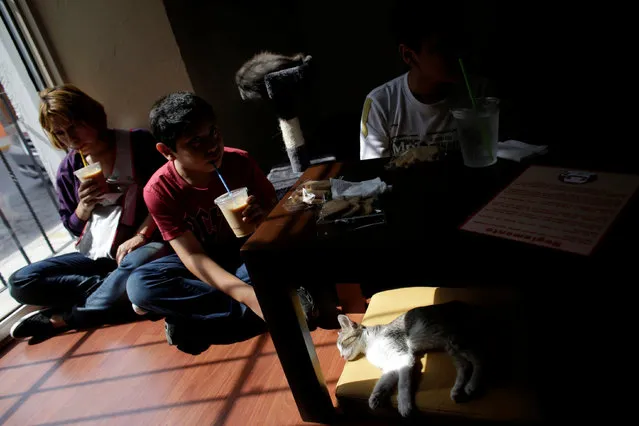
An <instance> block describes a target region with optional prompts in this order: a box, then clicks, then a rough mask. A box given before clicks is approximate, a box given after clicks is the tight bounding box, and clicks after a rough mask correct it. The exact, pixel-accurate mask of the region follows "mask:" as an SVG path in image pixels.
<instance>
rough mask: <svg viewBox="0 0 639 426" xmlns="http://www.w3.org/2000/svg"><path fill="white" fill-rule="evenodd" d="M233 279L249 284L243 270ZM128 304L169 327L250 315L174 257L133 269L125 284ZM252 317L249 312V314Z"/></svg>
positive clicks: (242, 267)
mask: <svg viewBox="0 0 639 426" xmlns="http://www.w3.org/2000/svg"><path fill="white" fill-rule="evenodd" d="M231 273H234V274H235V276H236V277H238V278H239V279H240V280H242V281H244V282H245V283H247V284H251V280H250V278H249V275H248V272H247V270H246V266H244V265H241V266H240V267H239V268H237V269H236V270H235V271H233V272H231ZM127 293H128V295H129V298H130V299H131V302H133V303H135V304H136V305H137V306H139V307H141V308H142V309H145V310H147V311H149V312H153V313H155V314H159V315H162V316H164V317H166V320H167V321H168V322H170V323H178V322H188V321H212V323H214V322H216V321H217V320H223V319H229V320H233V319H235V318H243V317H244V316H245V313H246V312H247V310H248V312H251V311H250V309H248V308H247V307H246V306H245V305H243V304H241V303H239V302H237V301H235V300H234V299H232V298H231V297H229V296H227V295H226V294H225V293H223V292H222V291H220V290H218V289H216V288H214V287H211V286H210V285H208V284H206V283H204V282H202V281H200V280H199V279H197V278H196V277H195V276H194V275H193V274H192V273H191V272H189V270H188V269H187V268H186V266H184V264H183V263H182V261H181V260H180V258H179V257H178V255H177V254H172V255H169V256H165V257H162V258H160V259H157V260H154V261H153V262H150V263H147V264H146V265H144V266H142V267H140V268H138V269H136V270H135V271H134V272H133V273H132V274H131V276H130V277H129V281H128V282H127ZM251 313H252V312H251Z"/></svg>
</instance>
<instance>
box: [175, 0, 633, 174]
mask: <svg viewBox="0 0 639 426" xmlns="http://www.w3.org/2000/svg"><path fill="white" fill-rule="evenodd" d="M164 1H165V6H166V10H167V15H168V16H169V19H170V22H171V26H172V28H173V31H174V34H175V37H176V39H177V42H178V45H179V47H180V52H181V54H182V58H183V59H184V62H185V64H186V67H187V71H188V73H189V76H190V78H191V82H192V84H193V87H194V89H195V91H196V92H197V93H198V94H199V95H201V96H203V97H205V98H206V99H207V100H209V101H210V102H211V103H212V104H213V106H214V107H215V109H216V111H217V112H218V114H219V116H220V121H221V126H222V128H223V131H224V135H225V140H226V142H227V143H228V144H229V145H231V146H237V147H240V148H243V149H246V150H248V151H250V152H251V154H252V155H253V156H254V157H255V158H256V159H257V160H258V162H259V163H260V165H261V166H262V167H263V168H264V169H266V170H268V169H269V168H270V167H271V166H273V165H275V164H278V163H280V164H281V163H285V162H286V161H287V158H286V155H285V153H284V149H283V144H282V142H281V137H280V134H279V128H278V126H277V121H276V118H275V116H274V114H273V113H272V112H271V111H270V110H269V109H268V108H267V107H265V106H264V105H261V104H259V103H248V102H243V101H242V100H241V99H240V96H239V93H238V91H237V88H236V87H235V83H234V75H235V72H236V71H237V70H238V69H239V67H240V66H241V65H242V64H243V63H244V62H245V61H246V60H248V59H249V58H250V57H251V56H252V55H254V54H255V53H257V52H260V51H262V50H270V51H273V52H278V53H284V54H292V53H297V52H304V53H306V54H311V55H312V56H313V58H314V64H315V65H314V66H315V70H316V79H315V81H314V82H313V84H312V86H311V88H310V90H309V93H308V97H307V99H308V102H307V103H306V105H305V107H304V108H303V111H302V114H301V121H302V127H303V130H304V132H305V135H306V137H307V142H308V143H309V145H310V147H311V150H312V152H313V153H315V154H319V153H322V152H324V151H327V152H333V153H337V154H338V155H340V156H351V157H352V156H357V153H358V144H359V141H358V131H359V117H360V114H361V107H362V104H363V100H364V97H365V96H366V94H367V93H368V92H369V91H370V90H371V89H373V88H374V87H376V86H378V85H379V84H382V83H383V82H385V81H387V80H389V79H391V78H393V77H395V76H397V75H399V74H400V73H401V72H403V71H404V67H403V65H402V64H401V62H400V60H399V58H398V55H397V48H396V46H395V45H394V43H393V38H392V35H391V33H390V30H389V24H390V22H389V20H390V17H389V12H390V9H391V7H392V6H393V1H390V0H389V1H372V0H369V1H366V0H341V1H336V0H326V1H322V2H309V1H302V2H298V1H293V0H272V1H269V2H246V1H238V2H233V3H231V2H223V1H193V0H188V1H184V0H164ZM442 1H445V0H442ZM458 3H459V4H460V8H459V13H458V15H456V16H453V17H449V20H450V21H451V25H459V26H460V27H463V28H464V29H465V31H466V32H467V33H468V34H469V36H468V37H469V39H470V40H471V42H472V46H473V48H474V49H473V51H472V54H471V55H470V56H469V57H468V58H467V61H468V65H467V68H469V69H470V70H472V72H473V73H475V74H481V75H484V76H486V77H488V78H490V79H491V80H492V81H493V82H494V83H495V86H496V88H497V94H498V96H499V97H500V98H501V99H502V115H501V119H500V138H501V139H502V140H503V139H507V138H517V139H520V140H523V141H526V142H532V143H537V144H550V145H551V146H553V147H556V151H562V150H563V152H565V153H567V154H566V155H567V156H581V157H584V156H595V157H601V153H600V152H599V150H598V147H599V144H600V143H602V140H601V137H605V135H608V136H609V137H610V130H611V129H613V128H615V127H616V128H619V127H620V126H618V125H613V124H612V123H611V125H610V126H604V127H606V128H605V129H598V130H601V131H600V132H597V131H595V129H594V124H596V122H597V121H601V120H594V119H593V118H594V117H598V116H600V115H601V114H603V112H604V111H603V110H606V109H607V110H609V111H610V110H612V108H603V109H602V108H601V104H602V103H607V104H608V106H610V104H611V103H612V101H611V97H610V96H609V90H607V89H608V88H609V86H610V85H611V79H614V77H612V78H611V77H610V75H609V74H603V73H602V70H609V69H614V68H612V67H611V65H612V64H613V61H612V59H613V58H614V57H619V56H623V55H625V56H628V53H625V54H623V55H617V54H616V53H613V48H616V49H617V50H620V49H622V48H621V47H620V40H623V39H624V38H616V37H615V36H614V35H612V33H611V30H610V29H609V28H606V29H605V30H604V27H605V25H609V24H611V25H613V26H614V22H613V21H611V20H610V16H609V15H610V14H611V13H612V15H614V16H616V17H620V16H623V15H624V12H623V11H617V10H614V9H613V8H612V7H610V8H608V9H606V10H605V11H604V10H602V8H599V7H597V8H593V9H592V10H586V9H585V6H584V5H579V6H566V5H562V4H559V3H561V2H559V3H557V2H549V1H542V0H537V1H532V0H524V1H516V2H513V1H502V0H476V1H470V2H467V3H468V4H469V5H468V6H467V7H466V8H465V9H464V8H463V7H462V6H461V5H462V4H463V1H462V0H458ZM564 6H565V7H564ZM575 7H578V9H575ZM407 13H408V12H407ZM622 25H623V24H619V26H622ZM627 81H629V82H630V81H636V78H631V79H628V80H627ZM592 103H598V104H599V106H598V107H597V108H596V109H594V110H593V109H591V108H589V106H590V105H591V104H592ZM606 143H609V144H613V143H614V142H606ZM638 145H639V144H634V146H635V147H636V146H638ZM606 152H607V153H609V154H610V156H613V157H615V158H617V157H624V156H623V155H620V154H611V152H612V151H610V150H607V151H606Z"/></svg>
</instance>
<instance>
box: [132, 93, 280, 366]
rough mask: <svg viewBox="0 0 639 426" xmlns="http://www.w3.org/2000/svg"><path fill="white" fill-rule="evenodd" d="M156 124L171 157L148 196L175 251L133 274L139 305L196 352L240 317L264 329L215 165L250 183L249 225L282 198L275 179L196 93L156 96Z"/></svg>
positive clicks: (237, 184) (173, 340)
mask: <svg viewBox="0 0 639 426" xmlns="http://www.w3.org/2000/svg"><path fill="white" fill-rule="evenodd" d="M150 126H151V132H152V133H153V135H154V137H155V138H156V140H157V141H158V143H157V146H156V147H157V149H158V151H160V152H161V153H162V154H163V155H164V156H165V157H166V158H167V159H168V160H169V161H168V162H167V163H166V164H165V165H164V166H163V167H161V168H160V169H159V170H158V171H157V172H156V173H155V174H154V175H153V176H152V177H151V179H150V180H149V182H148V183H147V185H146V186H145V188H144V200H145V201H146V204H147V206H148V208H149V213H150V214H151V215H152V216H153V219H154V220H155V222H156V223H157V225H158V228H159V230H160V232H161V233H162V237H163V238H164V240H165V241H168V242H169V243H170V245H171V247H172V248H173V250H174V251H175V254H173V255H169V256H166V257H164V258H161V259H158V260H156V261H154V262H151V263H148V264H147V265H144V266H143V267H141V268H138V269H137V270H136V271H134V272H133V274H132V275H131V277H130V278H129V280H128V282H127V291H128V294H129V297H130V299H131V302H132V303H133V304H134V305H135V307H136V308H138V311H150V312H153V313H156V314H160V315H163V316H165V317H166V335H167V340H168V341H169V344H175V345H177V346H178V349H181V350H183V351H185V352H188V353H192V354H197V353H200V352H202V351H203V350H205V349H206V348H208V346H209V345H210V343H211V342H210V336H211V335H213V334H215V335H219V334H220V333H224V332H229V330H233V333H235V334H237V332H238V328H242V327H240V326H239V325H238V324H240V323H246V322H249V323H252V324H253V325H255V324H257V325H258V326H260V328H261V329H262V330H263V329H264V324H263V322H262V321H261V320H259V319H258V318H257V317H259V318H262V311H261V309H260V306H259V303H258V302H257V298H256V296H255V291H254V289H253V287H252V286H251V285H250V279H249V276H248V273H247V271H246V267H245V266H244V265H243V263H242V261H241V258H240V250H239V249H240V247H241V245H242V243H243V242H244V241H245V240H246V239H245V238H236V237H235V235H234V234H233V231H232V230H231V228H230V227H229V226H228V224H227V222H226V220H225V219H224V217H223V216H222V213H221V212H220V210H219V209H218V207H217V206H216V205H215V203H214V201H213V200H215V199H216V198H217V197H218V196H220V195H222V194H224V193H225V192H226V190H225V188H224V186H223V184H222V182H221V181H220V179H219V177H218V176H217V173H216V171H215V168H216V167H217V168H218V170H219V171H220V173H221V174H222V176H223V177H224V179H225V180H226V182H227V184H228V186H229V187H230V188H231V189H237V188H241V187H247V188H248V191H249V194H251V195H250V197H249V199H248V207H247V208H246V209H245V210H244V212H243V216H244V218H243V220H244V221H246V222H249V223H256V224H257V223H259V222H260V221H261V220H262V219H263V218H264V217H265V215H266V213H267V212H268V211H270V209H271V208H272V207H273V206H274V205H275V204H276V201H277V200H276V196H275V190H274V189H273V185H271V183H270V182H269V181H268V180H267V179H266V176H264V174H263V173H262V171H261V170H260V169H259V167H258V165H257V163H256V162H255V161H254V160H253V159H252V158H251V157H249V155H248V153H246V152H245V151H241V150H239V149H235V148H228V147H224V141H223V139H222V134H221V133H220V130H219V128H218V127H217V125H216V119H215V114H214V112H213V109H212V108H211V106H210V105H209V104H208V103H207V102H206V101H204V100H203V99H202V98H200V97H198V96H196V95H194V94H192V93H187V92H178V93H172V94H170V95H167V96H165V97H163V98H161V99H160V100H158V101H157V102H156V103H155V105H154V106H153V108H152V110H151V112H150ZM247 308H248V309H247ZM207 336H208V337H207ZM229 337H231V336H229Z"/></svg>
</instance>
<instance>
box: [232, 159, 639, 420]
mask: <svg viewBox="0 0 639 426" xmlns="http://www.w3.org/2000/svg"><path fill="white" fill-rule="evenodd" d="M385 163H386V160H369V161H361V162H356V163H328V164H323V165H319V166H315V167H311V168H309V169H308V170H307V171H306V172H305V173H304V175H303V176H302V177H301V178H300V180H299V181H298V184H299V183H300V182H303V181H305V180H311V179H312V180H321V179H329V178H331V177H343V178H344V179H346V180H351V181H360V180H364V179H371V178H375V177H378V176H379V177H381V178H382V179H383V180H384V181H385V182H387V183H388V184H391V185H392V186H393V189H392V191H391V192H390V193H389V194H388V195H385V196H384V197H382V205H383V206H384V209H385V211H386V214H387V224H386V225H383V226H379V227H373V228H370V229H367V230H361V231H356V232H351V233H345V234H343V235H339V236H335V237H333V238H328V239H323V238H318V236H317V229H316V224H315V222H316V217H315V213H314V212H313V211H302V212H293V213H291V212H288V211H286V210H285V209H284V207H283V203H282V202H280V203H279V204H278V205H277V207H276V208H275V209H274V210H273V211H272V212H271V214H270V215H269V216H268V218H267V219H266V221H265V222H264V224H262V225H261V226H260V227H259V229H258V230H257V231H256V232H255V234H254V235H253V236H252V237H251V238H250V239H249V240H248V241H247V242H246V244H245V245H244V246H243V248H242V255H243V257H244V260H245V261H246V264H247V267H248V271H249V273H250V276H251V279H252V281H253V283H254V285H255V289H256V292H257V296H258V299H259V302H260V305H261V307H262V310H263V312H264V316H265V319H266V321H267V323H268V325H269V329H270V332H271V335H272V338H273V342H274V344H275V347H276V350H277V354H278V356H279V359H280V361H281V363H282V367H283V369H284V372H285V374H286V377H287V379H288V383H289V385H290V387H291V390H292V392H293V395H294V397H295V400H296V403H297V406H298V408H299V411H300V414H301V416H302V418H303V419H304V420H306V421H314V422H329V421H330V420H331V419H332V418H333V416H334V413H335V410H334V408H333V405H332V403H331V399H330V397H329V394H328V391H327V387H326V383H325V381H324V378H323V376H322V371H321V369H320V366H319V362H318V359H317V354H316V352H315V348H314V346H313V342H312V340H311V337H310V334H309V331H308V327H307V326H306V322H305V319H304V315H303V312H302V309H301V306H300V305H299V301H298V299H297V297H295V290H294V289H295V288H296V287H298V286H300V285H304V284H305V282H307V281H310V280H313V281H315V282H316V283H324V285H333V284H335V283H340V282H341V283H348V282H356V283H362V282H372V283H375V284H378V285H381V286H384V287H405V286H412V285H425V284H428V285H437V286H444V287H445V286H451V287H460V286H471V285H472V286H481V285H485V284H488V283H489V284H490V285H493V286H494V285H507V286H509V285H517V286H522V287H525V286H531V287H536V288H538V287H539V286H540V284H541V285H548V284H551V283H559V284H560V285H561V286H562V288H567V287H570V286H574V285H583V284H584V283H587V282H593V281H596V280H600V279H602V277H606V278H607V279H609V278H610V275H611V271H613V272H615V273H619V274H620V275H623V274H624V270H625V271H627V270H628V269H629V268H630V267H631V266H629V265H632V264H633V262H631V261H630V259H631V256H632V254H631V253H632V252H631V251H626V250H624V247H626V245H625V242H630V241H632V240H633V239H636V237H637V236H639V227H638V226H637V225H636V224H635V225H633V223H635V222H636V221H628V220H622V222H624V223H625V225H624V227H623V229H621V230H620V229H619V227H618V226H614V227H613V229H612V231H611V232H610V233H609V236H608V237H607V238H605V239H604V241H603V242H602V243H600V248H598V249H597V250H596V251H595V253H593V255H591V256H590V257H587V258H586V257H584V256H580V255H573V254H569V253H564V252H559V251H557V250H552V249H548V248H544V247H537V246H533V245H528V244H524V243H519V242H514V241H508V240H504V239H499V238H495V237H488V236H480V235H475V234H472V233H469V232H465V231H460V230H459V226H460V225H461V224H462V223H463V222H464V221H465V220H466V219H467V218H468V217H469V216H470V215H472V214H473V213H474V212H476V211H477V210H478V209H480V208H481V207H482V206H483V205H484V204H486V203H487V202H488V201H489V200H490V199H491V198H492V197H494V196H495V194H497V193H498V191H499V190H500V189H502V188H504V187H505V186H507V185H508V184H509V183H510V182H511V181H512V180H513V179H514V178H515V177H516V176H518V175H519V174H520V173H521V172H522V171H523V170H524V169H525V167H526V166H523V165H520V164H518V163H512V162H508V161H501V160H500V161H499V162H498V163H497V164H496V165H494V166H492V167H488V168H485V169H469V168H465V167H463V166H462V165H461V162H460V161H450V162H442V163H428V164H423V165H420V166H418V167H415V168H413V169H410V170H404V169H402V170H396V171H388V170H385V168H384V165H385ZM285 198H286V197H285ZM634 204H636V203H634ZM629 207H630V206H629ZM627 210H628V208H626V211H627ZM636 210H637V209H636V208H634V209H632V211H633V212H635V211H636ZM631 215H632V213H630V214H629V213H624V214H623V215H622V216H631ZM618 222H619V220H618ZM634 252H635V254H636V251H634ZM335 350H337V349H335Z"/></svg>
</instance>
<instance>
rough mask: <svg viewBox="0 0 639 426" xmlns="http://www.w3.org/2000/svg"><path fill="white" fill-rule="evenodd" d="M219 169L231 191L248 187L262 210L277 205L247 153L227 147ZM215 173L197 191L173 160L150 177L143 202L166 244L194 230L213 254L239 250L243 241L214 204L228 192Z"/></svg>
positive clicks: (273, 190) (271, 186) (271, 188)
mask: <svg viewBox="0 0 639 426" xmlns="http://www.w3.org/2000/svg"><path fill="white" fill-rule="evenodd" d="M219 170H220V173H221V174H222V176H223V177H224V179H225V180H226V183H227V184H228V186H229V188H231V189H237V188H241V187H244V186H246V187H247V188H248V192H249V195H254V196H255V197H256V198H257V200H258V202H259V204H260V205H261V206H262V207H263V208H265V209H268V208H270V207H271V206H273V205H274V203H275V201H276V196H275V189H274V188H273V185H272V184H271V183H270V182H269V181H268V179H266V176H264V173H262V171H261V170H260V168H259V166H258V165H257V163H256V162H255V160H253V159H252V158H251V157H249V155H248V153H247V152H246V151H242V150H239V149H235V148H228V147H225V148H224V158H223V160H222V166H221V167H220V169H219ZM213 174H214V176H212V178H211V181H210V182H209V184H208V186H207V187H204V188H197V187H194V186H192V185H190V184H189V183H187V182H186V181H185V180H184V178H182V176H180V175H179V173H178V172H177V170H175V165H174V164H173V161H168V162H167V163H166V164H165V165H164V166H162V167H160V169H158V171H157V172H155V174H154V175H153V176H152V177H151V179H150V180H149V182H148V183H147V184H146V186H145V187H144V201H145V202H146V205H147V207H148V208H149V213H150V214H151V215H152V216H153V219H154V220H155V223H156V224H157V225H158V228H159V229H160V232H161V233H162V237H163V238H164V240H165V241H171V240H173V239H175V238H177V237H179V236H180V235H182V234H183V233H184V232H186V231H193V234H194V235H195V237H196V238H197V239H198V241H200V243H201V244H202V246H203V247H204V249H205V250H206V251H207V252H208V253H210V254H211V255H213V253H219V252H220V250H228V249H230V248H232V249H236V248H239V245H240V243H241V242H242V241H243V240H242V239H241V238H236V237H235V235H234V234H233V231H232V230H231V228H230V227H229V226H228V224H227V223H226V220H225V219H224V216H223V215H222V212H221V211H220V210H219V209H218V208H217V206H216V205H215V203H214V202H213V200H215V199H216V198H217V197H219V196H220V195H222V194H224V193H225V192H226V190H225V189H224V185H222V182H220V179H219V178H218V177H217V174H216V173H215V172H213ZM238 240H239V241H238ZM237 254H239V253H237V252H236V253H235V255H237ZM214 260H215V259H214Z"/></svg>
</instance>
